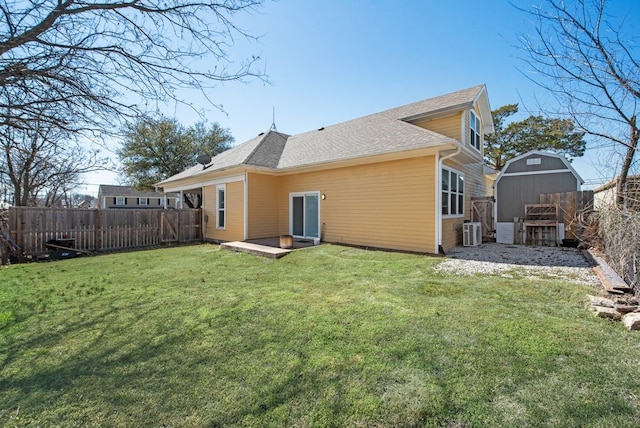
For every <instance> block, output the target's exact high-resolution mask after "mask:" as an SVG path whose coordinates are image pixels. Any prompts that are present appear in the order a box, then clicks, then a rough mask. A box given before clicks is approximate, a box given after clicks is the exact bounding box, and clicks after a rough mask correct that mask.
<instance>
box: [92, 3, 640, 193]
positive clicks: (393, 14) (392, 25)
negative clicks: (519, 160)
mask: <svg viewBox="0 0 640 428" xmlns="http://www.w3.org/2000/svg"><path fill="white" fill-rule="evenodd" d="M534 1H535V0H530V1H528V0H527V1H517V0H516V1H514V3H515V4H517V5H518V6H521V7H523V8H528V7H529V5H530V4H531V3H533V2H534ZM612 3H613V5H614V6H616V7H617V9H618V10H619V11H622V12H623V13H632V14H633V15H632V16H638V13H639V12H640V2H636V1H632V0H629V1H622V0H617V1H616V0H613V1H612ZM234 22H236V23H237V24H238V25H239V26H240V27H242V28H244V29H245V30H246V31H247V32H248V33H250V34H253V35H257V36H260V38H259V40H258V41H257V42H249V41H245V40H242V39H237V40H236V44H235V45H234V46H233V47H231V48H230V49H229V52H230V55H231V57H232V58H237V60H238V61H240V60H241V59H242V58H244V57H248V56H251V55H258V56H260V57H261V61H262V62H261V65H262V66H263V67H264V70H265V72H266V74H267V75H268V78H269V83H268V84H266V83H263V82H261V81H259V80H247V81H246V82H244V83H241V82H227V83H225V84H221V85H219V86H218V87H217V88H216V89H214V90H212V91H211V92H209V93H208V96H209V98H211V99H212V100H213V101H214V102H215V103H217V104H220V105H222V106H223V108H224V112H220V111H219V110H216V109H214V108H212V107H211V106H210V105H208V104H207V103H206V101H205V100H204V98H203V97H202V96H200V95H198V94H195V93H185V97H188V99H189V100H191V103H192V105H193V107H194V108H195V109H198V110H203V111H205V112H206V117H207V119H208V120H209V121H210V122H218V123H220V124H221V125H222V126H223V127H225V128H229V129H230V131H231V133H232V135H233V136H234V137H235V139H236V144H239V143H242V142H244V141H246V140H248V139H250V138H253V137H254V136H256V135H257V134H258V133H260V132H263V131H265V130H267V129H269V127H270V126H271V123H272V114H273V109H274V108H275V123H276V126H277V128H278V130H279V131H281V132H285V133H288V134H296V133H300V132H304V131H308V130H311V129H317V128H319V127H321V126H326V125H331V124H334V123H339V122H343V121H346V120H349V119H352V118H356V117H360V116H364V115H367V114H370V113H375V112H378V111H381V110H385V109H388V108H392V107H396V106H400V105H403V104H407V103H410V102H414V101H418V100H421V99H425V98H430V97H433V96H437V95H441V94H445V93H448V92H452V91H456V90H459V89H463V88H467V87H470V86H475V85H477V84H481V83H484V84H486V85H487V88H488V93H489V99H490V102H491V107H492V109H495V108H497V107H500V106H502V105H504V104H509V103H518V104H520V113H519V116H518V117H517V118H523V117H525V116H527V115H529V114H537V113H539V111H540V106H542V107H543V108H547V107H551V106H552V105H553V101H552V99H551V98H550V97H548V96H547V95H546V94H545V93H544V91H542V90H541V89H540V88H539V87H537V86H536V85H535V84H533V83H532V82H531V81H530V80H529V79H528V78H527V76H526V75H525V73H526V72H527V70H526V64H525V63H524V62H523V61H522V60H520V59H519V58H520V57H522V56H523V53H522V52H521V51H520V50H519V48H518V47H517V46H518V37H519V35H522V34H528V33H531V30H532V28H533V26H532V23H531V22H530V17H529V16H528V15H527V14H525V13H523V12H521V11H519V10H517V9H516V8H515V7H514V6H512V4H511V2H509V1H507V0H482V1H478V0H457V1H453V2H449V1H439V0H438V1H435V0H422V1H413V0H405V1H402V0H395V1H393V0H358V1H356V0H342V1H339V0H323V1H310V0H279V1H275V2H272V1H267V2H265V4H264V6H263V7H261V8H260V9H258V10H257V11H256V12H254V13H252V14H250V15H247V14H242V15H238V16H237V17H236V19H235V20H234ZM211 65H215V64H211ZM161 110H162V111H163V113H165V114H166V115H168V116H175V117H176V118H177V119H178V120H179V121H180V122H182V123H183V124H185V125H191V124H192V123H194V122H196V121H198V120H200V118H199V117H198V116H197V115H196V114H194V112H193V111H192V110H191V109H189V108H185V107H181V106H175V105H169V106H162V107H161ZM610 165H611V160H610V159H609V157H608V156H607V155H606V153H603V152H602V151H601V150H600V151H598V150H588V151H587V156H585V157H584V158H583V159H578V160H576V161H574V167H575V168H576V170H577V171H578V173H579V174H580V175H581V176H582V177H583V178H584V179H586V180H587V183H588V184H589V183H595V182H602V181H605V180H606V179H609V178H611V177H612V176H613V174H614V172H615V171H613V170H612V169H611V168H610ZM88 181H89V183H90V184H97V183H99V182H100V183H105V184H109V183H115V182H116V178H115V175H113V174H101V175H96V176H91V177H89V178H88ZM89 191H90V192H91V193H97V188H95V189H94V188H92V187H89Z"/></svg>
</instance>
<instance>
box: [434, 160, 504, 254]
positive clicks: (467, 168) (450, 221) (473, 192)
mask: <svg viewBox="0 0 640 428" xmlns="http://www.w3.org/2000/svg"><path fill="white" fill-rule="evenodd" d="M445 167H450V168H453V169H455V170H457V171H460V172H462V173H463V174H464V183H465V184H464V186H465V188H464V193H465V194H464V217H455V218H444V219H442V247H443V248H444V249H445V250H447V249H450V248H452V247H455V246H456V245H460V244H462V224H463V223H464V221H465V219H466V220H469V219H471V197H475V196H490V195H491V194H492V191H491V189H490V188H487V181H486V180H485V178H484V173H483V166H482V163H479V162H478V163H472V164H466V165H459V164H455V163H452V162H449V161H445Z"/></svg>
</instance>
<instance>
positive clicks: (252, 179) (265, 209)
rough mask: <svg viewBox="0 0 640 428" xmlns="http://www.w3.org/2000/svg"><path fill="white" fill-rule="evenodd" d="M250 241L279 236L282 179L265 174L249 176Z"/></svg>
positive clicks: (250, 174) (251, 174)
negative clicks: (279, 191)
mask: <svg viewBox="0 0 640 428" xmlns="http://www.w3.org/2000/svg"><path fill="white" fill-rule="evenodd" d="M248 179H249V181H248V183H249V185H248V188H249V190H248V191H249V197H248V205H249V207H248V217H249V236H248V238H249V239H256V238H268V237H271V236H277V235H279V234H280V233H279V230H278V187H279V186H280V178H279V177H275V176H272V175H264V174H253V173H249V174H248Z"/></svg>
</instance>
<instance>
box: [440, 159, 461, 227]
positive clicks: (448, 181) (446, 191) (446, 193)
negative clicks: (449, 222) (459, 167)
mask: <svg viewBox="0 0 640 428" xmlns="http://www.w3.org/2000/svg"><path fill="white" fill-rule="evenodd" d="M442 215H443V216H463V215H464V174H461V173H459V172H457V171H453V170H449V169H446V168H442Z"/></svg>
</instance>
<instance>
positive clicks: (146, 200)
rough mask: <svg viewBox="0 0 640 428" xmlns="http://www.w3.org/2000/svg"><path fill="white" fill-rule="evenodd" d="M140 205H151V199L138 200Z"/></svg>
mask: <svg viewBox="0 0 640 428" xmlns="http://www.w3.org/2000/svg"><path fill="white" fill-rule="evenodd" d="M138 205H149V198H138Z"/></svg>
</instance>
